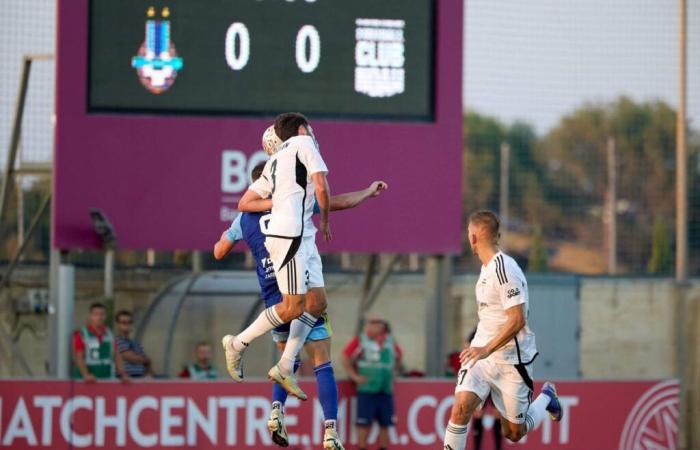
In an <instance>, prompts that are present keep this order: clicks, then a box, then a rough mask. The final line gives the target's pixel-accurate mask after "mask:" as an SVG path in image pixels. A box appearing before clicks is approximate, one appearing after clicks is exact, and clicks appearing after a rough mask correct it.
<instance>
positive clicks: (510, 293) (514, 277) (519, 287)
mask: <svg viewBox="0 0 700 450" xmlns="http://www.w3.org/2000/svg"><path fill="white" fill-rule="evenodd" d="M496 279H497V280H498V289H499V293H500V297H501V303H502V304H503V309H508V308H512V307H513V306H518V305H522V304H523V303H525V302H526V297H525V280H524V279H523V275H522V272H521V271H520V270H519V269H518V268H517V266H514V265H513V264H511V263H510V261H509V260H507V259H505V258H504V257H503V255H502V254H501V255H498V256H496Z"/></svg>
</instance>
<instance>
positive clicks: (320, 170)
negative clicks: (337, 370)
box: [223, 113, 331, 400]
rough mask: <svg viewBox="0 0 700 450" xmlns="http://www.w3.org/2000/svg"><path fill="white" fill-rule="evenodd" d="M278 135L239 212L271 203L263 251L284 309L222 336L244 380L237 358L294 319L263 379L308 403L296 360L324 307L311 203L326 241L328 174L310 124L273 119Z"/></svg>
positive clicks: (235, 373) (294, 118) (295, 117)
mask: <svg viewBox="0 0 700 450" xmlns="http://www.w3.org/2000/svg"><path fill="white" fill-rule="evenodd" d="M275 133H276V134H277V136H279V138H280V140H281V141H282V144H281V145H280V146H279V148H278V149H277V150H276V152H274V154H272V155H271V157H270V160H269V161H268V162H267V163H266V164H265V168H264V169H263V173H262V176H261V177H260V178H258V180H257V181H256V182H255V183H253V184H252V185H251V186H250V188H249V189H248V191H247V192H246V193H245V195H244V196H243V198H242V199H241V201H240V202H239V204H238V207H239V209H240V210H241V211H243V212H261V211H265V210H267V209H268V208H269V201H266V200H265V199H268V198H271V199H272V210H271V211H270V218H269V221H267V222H266V223H265V224H261V229H262V230H263V233H264V234H265V236H266V238H265V247H266V248H267V250H268V252H269V253H270V259H271V260H272V265H273V269H274V271H275V275H276V278H277V285H278V287H279V290H280V292H281V293H282V303H279V304H277V305H274V306H271V307H269V308H267V309H265V310H264V311H263V312H262V313H261V314H260V316H259V317H258V318H257V319H256V320H255V321H254V322H253V323H252V324H251V325H250V326H249V327H248V328H246V330H244V331H243V332H241V333H240V334H239V335H238V336H230V335H227V336H225V337H224V341H223V345H224V349H225V350H226V363H227V364H226V366H227V369H228V371H229V373H230V374H231V376H232V377H233V378H234V379H235V380H237V381H241V380H242V378H243V374H242V369H241V367H242V366H241V356H242V354H243V351H244V350H245V348H246V347H247V346H248V344H249V343H250V342H251V341H252V340H253V339H255V338H257V337H259V336H261V335H263V334H265V333H267V332H268V331H270V330H272V329H273V328H275V327H277V326H279V325H282V324H283V323H287V322H290V321H292V322H291V326H290V334H289V338H288V340H287V345H286V347H285V350H284V352H283V354H282V357H281V358H280V361H279V363H278V364H277V365H275V366H274V367H273V368H272V369H270V371H269V372H268V375H269V377H270V378H271V379H272V380H273V381H275V382H277V383H279V384H280V385H281V386H282V387H283V388H284V389H286V390H287V391H288V392H289V393H290V394H292V395H294V396H296V397H299V398H300V399H302V400H306V398H307V397H306V394H304V392H303V391H302V390H301V389H300V388H299V386H298V384H297V381H296V377H295V376H294V362H295V360H296V356H297V355H298V354H299V351H300V350H301V347H302V346H303V345H304V342H305V341H306V338H307V336H308V334H309V333H310V331H311V329H312V328H313V327H314V325H315V323H316V320H317V318H318V317H320V315H321V314H322V313H323V312H324V311H325V307H326V299H325V289H324V285H325V284H324V280H323V266H322V263H321V257H320V255H319V253H318V249H317V248H316V242H315V236H316V227H315V225H314V223H313V220H312V216H313V214H314V204H315V202H316V201H318V206H319V209H320V229H321V233H322V235H323V236H324V238H325V240H326V241H329V240H330V238H331V232H330V226H329V223H328V212H329V210H330V188H329V187H328V181H327V179H326V174H327V172H328V168H327V167H326V164H325V162H324V161H323V158H322V157H321V154H320V152H319V150H318V145H317V143H316V139H315V138H314V136H313V132H312V129H311V126H310V125H309V122H308V120H307V119H306V117H304V116H303V115H302V114H299V113H285V114H280V115H279V116H277V118H276V119H275ZM307 297H308V298H307ZM305 303H306V305H305ZM305 307H306V311H304V309H305ZM293 319H297V320H293Z"/></svg>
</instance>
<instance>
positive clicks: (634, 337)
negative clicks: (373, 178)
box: [0, 270, 700, 378]
mask: <svg viewBox="0 0 700 450" xmlns="http://www.w3.org/2000/svg"><path fill="white" fill-rule="evenodd" d="M30 275H31V274H30ZM174 275H176V273H174V272H154V273H149V272H142V273H139V272H130V273H120V274H119V275H118V276H117V280H116V305H115V306H116V308H118V309H120V308H126V309H131V310H134V311H136V312H137V313H138V311H140V310H143V308H145V306H146V305H147V304H148V301H149V299H150V298H151V296H152V295H153V294H154V293H155V292H156V291H157V290H158V288H160V287H161V286H162V285H164V284H165V283H166V281H167V280H169V279H170V278H171V277H172V276H174ZM43 276H44V275H43V274H42V273H41V272H37V273H35V274H34V275H33V276H28V275H27V274H26V273H25V274H24V275H23V277H22V279H23V282H24V283H25V284H26V285H41V282H42V280H45V278H43ZM424 280H425V277H424V276H423V275H421V274H396V275H393V276H391V277H390V278H389V279H388V281H387V283H386V285H385V287H384V289H383V291H382V292H381V294H380V296H379V298H378V300H377V302H376V303H375V304H374V306H373V307H372V308H371V310H370V314H376V315H379V316H381V317H384V318H386V319H388V320H389V321H390V322H391V323H392V326H393V331H394V334H395V335H396V338H397V340H398V341H399V343H400V345H401V346H402V347H403V348H404V351H405V360H404V365H405V367H406V369H407V370H419V371H423V370H425V365H426V348H425V333H426V321H425V317H426V309H425V308H426V306H425V305H426V302H425V299H426V297H427V296H428V295H427V292H426V286H425V283H424ZM475 281H476V276H475V275H473V274H467V275H455V276H454V277H453V278H452V286H451V289H450V298H449V307H450V308H451V311H453V312H452V313H449V314H447V315H446V317H448V320H447V321H446V322H447V323H446V324H445V325H444V326H445V327H446V328H447V329H448V330H450V333H449V334H448V340H447V342H448V344H447V345H446V348H445V349H443V351H442V353H443V355H444V354H447V353H448V352H449V351H451V350H457V349H459V348H460V347H461V343H462V341H463V339H464V337H465V336H466V335H467V334H468V333H469V332H470V331H471V330H472V329H473V328H474V326H475V325H476V323H477V316H476V304H475V298H474V283H475ZM33 282H35V283H36V284H33ZM362 283H363V275H362V274H352V273H351V274H330V275H328V276H327V290H328V298H329V308H328V311H329V314H330V317H331V321H332V326H333V331H334V337H333V350H332V354H333V358H334V360H335V361H337V362H336V364H335V366H336V370H337V372H338V374H339V376H341V377H343V376H344V371H343V370H342V367H341V364H340V359H339V357H340V352H341V351H342V348H343V346H344V345H345V344H346V343H347V342H348V341H349V340H350V339H351V337H352V335H353V332H354V329H355V326H356V323H357V319H358V306H359V301H360V296H361V287H362ZM44 284H45V281H44ZM77 288H78V289H77V290H78V298H77V299H76V306H75V324H76V326H77V325H80V324H82V323H83V321H84V318H85V311H86V310H87V306H88V304H89V303H90V302H91V301H93V300H95V299H99V298H100V293H101V272H100V271H95V270H93V271H90V270H79V271H78V282H77ZM19 292H21V288H14V289H13V291H12V294H13V295H18V293H19ZM674 292H675V290H674V284H673V282H672V280H669V279H653V278H589V277H584V278H580V302H579V304H580V308H581V309H580V331H581V334H580V348H579V351H580V369H581V374H582V376H583V377H584V378H658V377H669V376H674V374H675V348H676V347H675V339H676V337H675V336H676V335H675V330H676V329H677V323H678V319H677V313H676V309H675V301H674ZM690 298H691V299H700V283H695V284H693V285H692V288H691V289H690ZM696 301H698V300H696ZM4 304H5V306H4V307H3V308H4V309H3V311H2V317H3V323H4V326H5V329H6V330H9V329H10V328H11V327H9V325H10V324H12V323H13V321H14V320H15V318H14V317H13V315H12V314H11V311H10V310H8V308H7V302H4ZM532 314H537V311H536V310H535V311H532ZM19 325H20V327H22V328H23V330H22V331H20V332H18V329H19V328H18V326H17V325H15V327H14V328H12V329H13V330H14V332H15V334H16V335H17V334H18V335H19V339H18V345H19V346H20V348H22V350H23V352H24V354H25V355H26V356H27V358H28V360H29V362H30V365H31V367H32V369H33V370H34V371H35V373H36V374H39V375H41V374H45V373H46V370H45V361H46V360H47V356H48V355H47V348H48V345H47V339H48V333H47V323H46V317H45V316H22V317H20V318H19ZM165 332H166V330H163V333H165ZM188 332H189V331H188V329H187V327H186V326H183V327H181V329H180V328H179V329H178V333H188ZM212 339H213V338H212ZM217 341H218V339H215V340H214V341H213V342H217ZM215 347H218V346H215ZM696 348H697V347H696ZM147 350H148V351H151V352H156V351H162V349H147ZM215 350H216V348H215ZM431 351H438V350H437V349H431ZM215 356H216V357H217V358H219V357H220V356H221V355H218V352H217V355H215ZM219 365H220V366H221V367H222V368H223V361H219ZM9 375H22V373H21V372H20V371H19V370H18V368H17V366H16V364H15V362H14V361H13V358H12V355H11V353H10V352H9V349H7V348H6V346H4V345H3V344H1V343H0V376H9ZM248 375H249V376H255V375H258V376H262V375H264V373H259V374H258V373H251V374H248Z"/></svg>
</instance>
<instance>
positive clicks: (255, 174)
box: [250, 162, 265, 183]
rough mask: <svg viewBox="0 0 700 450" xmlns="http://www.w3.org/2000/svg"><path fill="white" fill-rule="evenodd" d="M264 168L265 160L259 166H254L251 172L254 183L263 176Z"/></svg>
mask: <svg viewBox="0 0 700 450" xmlns="http://www.w3.org/2000/svg"><path fill="white" fill-rule="evenodd" d="M264 168H265V163H264V162H261V163H259V164H258V165H257V166H255V167H253V170H252V171H251V172H250V178H251V179H252V180H253V183H255V182H256V181H258V178H260V177H261V176H262V173H263V169H264Z"/></svg>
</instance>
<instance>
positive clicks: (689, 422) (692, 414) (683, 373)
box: [676, 0, 700, 450]
mask: <svg viewBox="0 0 700 450" xmlns="http://www.w3.org/2000/svg"><path fill="white" fill-rule="evenodd" d="M678 6H679V8H678V9H679V27H678V28H679V31H678V38H679V40H678V111H677V115H676V308H677V309H676V314H677V318H678V321H679V326H678V330H677V333H678V334H677V339H676V344H677V349H676V352H677V354H676V370H677V373H676V375H677V376H678V377H679V378H680V382H681V389H680V414H679V427H678V442H677V446H678V448H679V449H680V450H687V449H691V448H692V449H694V448H698V447H697V445H698V444H699V442H698V441H700V433H699V432H698V430H697V429H695V427H696V426H697V424H698V422H700V412H698V411H695V409H696V408H694V407H693V406H692V403H693V402H692V396H693V392H694V391H695V389H692V388H691V386H693V385H696V384H695V381H697V380H694V378H695V376H694V375H695V374H694V373H693V370H692V368H693V366H694V364H693V362H694V360H695V359H696V355H695V353H696V352H695V348H696V343H695V342H694V339H693V334H694V331H695V330H694V328H695V327H697V325H696V324H694V323H693V322H697V320H696V319H694V318H693V314H692V311H693V309H692V308H689V307H688V306H689V302H688V286H687V282H688V177H687V175H688V168H687V164H688V149H687V146H686V136H687V131H686V124H687V121H686V96H687V85H686V81H687V80H686V78H687V45H688V44H687V42H688V38H687V25H688V18H687V12H688V5H687V0H679V3H678Z"/></svg>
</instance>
